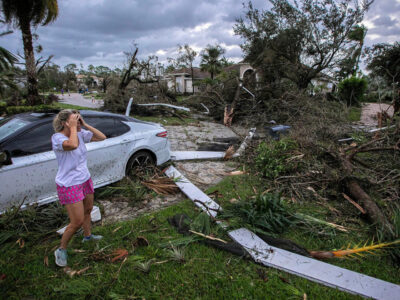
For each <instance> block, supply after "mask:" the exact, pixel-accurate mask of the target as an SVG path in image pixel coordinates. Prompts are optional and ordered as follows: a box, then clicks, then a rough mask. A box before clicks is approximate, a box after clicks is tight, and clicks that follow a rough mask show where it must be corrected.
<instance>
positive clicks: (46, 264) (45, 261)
mask: <svg viewBox="0 0 400 300" xmlns="http://www.w3.org/2000/svg"><path fill="white" fill-rule="evenodd" d="M43 263H44V265H45V266H46V267H48V266H49V257H48V256H47V255H46V256H45V257H44V259H43Z"/></svg>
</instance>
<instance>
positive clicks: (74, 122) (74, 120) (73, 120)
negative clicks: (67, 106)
mask: <svg viewBox="0 0 400 300" xmlns="http://www.w3.org/2000/svg"><path fill="white" fill-rule="evenodd" d="M78 120H79V115H78V114H72V115H70V116H69V118H68V121H67V122H65V125H66V126H67V127H68V128H73V127H75V128H76V127H78Z"/></svg>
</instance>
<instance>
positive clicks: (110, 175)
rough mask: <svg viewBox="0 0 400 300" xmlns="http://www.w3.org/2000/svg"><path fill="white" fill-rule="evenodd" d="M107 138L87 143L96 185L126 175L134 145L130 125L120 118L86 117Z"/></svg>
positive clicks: (113, 180)
mask: <svg viewBox="0 0 400 300" xmlns="http://www.w3.org/2000/svg"><path fill="white" fill-rule="evenodd" d="M85 121H86V122H87V123H88V124H89V125H91V126H93V127H95V128H97V129H98V130H100V131H101V132H103V133H104V134H105V135H106V137H107V139H105V140H104V141H101V142H92V143H88V144H86V148H87V151H88V155H87V161H88V168H89V171H90V174H91V175H92V180H93V183H94V186H95V187H100V186H103V185H106V184H109V183H111V182H115V181H117V180H120V179H121V178H122V177H123V176H124V175H125V166H126V162H127V161H126V160H127V159H126V157H127V156H128V155H129V153H130V150H131V149H132V147H133V145H134V143H135V142H134V139H133V135H132V133H130V131H129V130H130V127H129V126H128V125H126V124H124V123H123V122H122V121H121V120H120V119H118V118H111V117H85Z"/></svg>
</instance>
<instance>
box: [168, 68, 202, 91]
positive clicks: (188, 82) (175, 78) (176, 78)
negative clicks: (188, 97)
mask: <svg viewBox="0 0 400 300" xmlns="http://www.w3.org/2000/svg"><path fill="white" fill-rule="evenodd" d="M209 76H210V74H208V72H203V71H201V70H200V68H197V67H194V68H193V77H194V79H192V72H191V70H190V68H181V69H178V70H174V71H172V72H169V73H167V74H165V75H164V80H166V81H167V84H168V88H169V89H171V90H174V91H175V92H176V93H179V94H184V93H192V87H193V82H194V81H196V80H197V81H198V80H202V79H204V78H207V77H209ZM194 92H195V93H196V92H199V87H198V86H195V87H194Z"/></svg>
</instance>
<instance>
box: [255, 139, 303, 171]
mask: <svg viewBox="0 0 400 300" xmlns="http://www.w3.org/2000/svg"><path fill="white" fill-rule="evenodd" d="M295 148H296V143H295V142H294V141H293V140H291V139H289V138H286V139H282V140H280V141H271V142H270V143H266V142H262V143H261V144H260V145H259V146H258V149H257V157H256V167H257V169H258V171H260V172H261V173H262V174H263V176H265V177H267V178H270V179H274V178H276V177H278V176H279V175H282V174H285V173H287V172H289V171H290V170H292V169H293V167H294V164H293V163H292V162H290V161H287V159H288V158H289V156H290V153H291V151H292V150H293V149H295Z"/></svg>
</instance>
